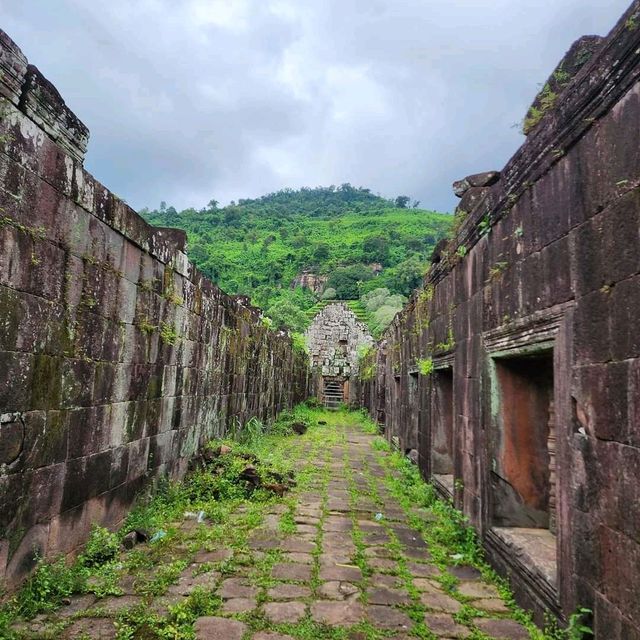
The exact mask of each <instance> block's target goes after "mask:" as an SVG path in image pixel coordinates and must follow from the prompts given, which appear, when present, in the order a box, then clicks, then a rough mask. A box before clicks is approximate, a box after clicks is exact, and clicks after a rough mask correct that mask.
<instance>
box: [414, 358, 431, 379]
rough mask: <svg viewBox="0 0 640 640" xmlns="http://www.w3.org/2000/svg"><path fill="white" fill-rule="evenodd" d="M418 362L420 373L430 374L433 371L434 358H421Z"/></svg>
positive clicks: (423, 374)
mask: <svg viewBox="0 0 640 640" xmlns="http://www.w3.org/2000/svg"><path fill="white" fill-rule="evenodd" d="M416 364H417V365H418V371H419V372H420V375H422V376H430V375H431V374H432V373H433V360H432V359H431V358H421V359H420V360H418V361H417V363H416Z"/></svg>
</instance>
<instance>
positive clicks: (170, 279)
mask: <svg viewBox="0 0 640 640" xmlns="http://www.w3.org/2000/svg"><path fill="white" fill-rule="evenodd" d="M0 94H1V95H2V103H1V105H0V108H1V121H0V144H1V150H2V153H1V154H0V577H2V576H3V575H4V577H5V578H6V580H7V582H8V583H9V584H11V583H14V582H16V581H18V580H19V579H20V578H21V577H22V576H24V575H25V574H26V573H27V572H28V571H29V570H30V569H31V567H32V566H33V561H34V557H35V554H39V555H48V554H54V553H65V554H67V553H69V554H70V553H73V552H74V551H75V550H76V549H77V547H78V546H79V545H80V544H81V543H82V542H83V540H84V539H85V537H86V535H87V533H88V531H89V528H90V526H91V523H92V522H97V523H102V524H106V525H109V526H115V525H117V524H118V522H119V521H120V520H121V518H122V517H123V514H124V513H125V512H126V510H127V508H128V507H129V505H130V504H131V502H132V500H133V498H134V496H135V495H136V492H138V490H139V489H140V488H141V487H142V486H143V485H145V484H146V483H147V482H149V481H150V480H152V479H153V478H157V477H160V476H172V477H176V476H179V475H181V474H182V473H183V472H184V471H185V469H186V467H187V464H188V461H189V459H190V457H191V456H192V455H193V453H194V452H195V451H196V449H197V448H198V447H199V446H200V445H202V444H203V442H205V441H206V440H207V439H208V438H211V437H212V436H219V435H222V434H224V433H225V432H226V431H227V429H228V428H229V426H230V425H231V424H232V423H236V424H240V425H242V424H243V423H244V422H245V421H247V420H248V419H249V418H250V417H252V416H257V417H259V418H260V419H262V420H271V419H273V418H274V416H275V415H276V413H277V412H278V411H279V410H281V409H283V408H285V407H290V406H291V405H292V404H293V403H295V402H297V401H300V400H302V399H303V398H304V397H305V396H306V391H307V358H306V356H305V355H304V354H300V353H298V352H296V351H295V350H294V349H293V347H292V343H291V340H290V339H289V337H288V336H287V335H285V334H283V333H274V332H272V331H270V330H268V329H267V328H266V327H265V326H264V324H263V322H262V320H261V317H260V314H259V312H258V310H256V309H254V308H251V307H250V306H249V305H248V304H247V302H246V301H245V300H243V299H240V298H238V299H235V298H233V297H230V296H227V295H226V294H224V293H223V292H221V291H220V290H219V289H218V288H217V287H216V286H215V285H214V284H212V283H211V282H209V281H208V280H206V279H205V278H204V277H203V276H202V274H201V273H200V272H199V271H198V270H197V269H196V268H195V267H194V266H193V264H192V263H190V262H189V261H188V259H187V256H186V254H185V240H186V238H185V235H184V233H183V232H180V231H176V230H171V229H156V228H153V227H150V226H149V225H148V224H147V223H146V222H145V221H144V220H143V219H142V218H140V217H139V216H138V215H137V214H136V213H135V212H134V211H133V210H131V209H130V208H129V207H128V206H127V205H126V204H125V203H124V202H123V201H122V200H120V199H119V198H117V197H116V196H115V195H114V194H113V193H111V192H109V191H108V190H107V189H106V188H105V187H103V186H102V185H101V184H100V183H98V182H97V181H96V180H95V179H94V178H93V177H92V176H91V175H89V174H88V173H87V172H86V171H85V170H84V169H83V166H82V159H83V156H84V152H85V150H86V145H87V141H88V130H87V128H86V127H85V126H84V125H83V124H82V123H81V122H80V121H79V120H78V119H77V118H76V117H75V116H74V115H73V113H71V111H70V110H69V109H68V108H67V107H66V105H65V103H64V101H63V100H62V98H61V97H60V95H59V94H58V92H57V91H56V90H55V88H54V87H53V86H52V85H51V84H50V83H49V82H47V80H46V79H45V78H43V76H42V75H41V74H40V73H39V72H38V70H37V69H36V68H35V67H33V66H31V65H28V64H27V60H26V58H25V57H24V56H23V55H22V53H21V52H20V50H19V49H18V48H17V46H16V45H15V44H14V43H13V42H12V41H11V40H10V39H9V38H8V37H7V36H6V35H5V34H4V33H3V32H1V31H0Z"/></svg>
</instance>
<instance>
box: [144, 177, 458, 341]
mask: <svg viewBox="0 0 640 640" xmlns="http://www.w3.org/2000/svg"><path fill="white" fill-rule="evenodd" d="M408 200H409V199H408V198H406V197H401V198H400V197H399V198H396V199H395V200H386V199H384V198H381V197H380V196H377V195H374V194H373V193H371V191H370V190H369V189H363V188H356V187H353V186H351V185H349V184H343V185H341V186H339V187H333V186H332V187H319V188H316V189H308V188H303V189H300V190H297V191H294V190H292V189H286V190H283V191H279V192H277V193H272V194H269V195H266V196H263V197H261V198H257V199H253V200H250V199H243V200H240V201H239V202H238V203H234V202H232V203H231V204H230V205H228V206H226V207H218V203H217V202H216V201H215V200H212V201H211V202H210V203H209V205H208V206H207V207H205V208H203V209H200V210H196V209H185V210H183V211H176V209H175V208H173V207H171V206H167V205H166V204H165V203H162V204H161V205H160V207H159V209H156V210H149V209H143V210H142V211H141V212H140V213H141V214H142V215H143V216H144V217H145V218H146V219H147V220H148V221H149V222H151V223H152V224H155V225H160V226H169V227H177V228H180V229H184V230H185V231H187V233H188V235H189V257H190V258H191V259H192V260H194V261H195V262H196V264H197V265H198V266H199V267H200V269H202V271H203V272H204V273H205V274H206V275H207V276H208V277H209V278H211V279H212V280H214V281H215V282H217V283H218V284H219V285H220V287H221V288H222V289H223V290H225V291H226V292H228V293H232V294H244V295H248V296H250V298H251V300H252V302H253V304H255V305H256V306H258V307H261V308H262V309H263V310H264V312H265V314H266V315H267V316H269V317H270V318H271V319H272V320H273V323H274V326H276V327H285V328H288V329H291V330H293V331H297V332H303V331H304V329H305V328H306V326H307V325H308V322H309V318H308V315H307V314H305V313H304V312H305V311H306V310H308V309H310V308H312V307H313V306H314V304H315V303H316V302H317V300H318V299H319V297H320V296H321V295H322V293H320V294H318V295H316V294H313V293H312V292H311V291H309V290H308V289H302V288H300V287H296V288H294V289H291V284H292V282H293V281H294V278H295V277H296V276H298V275H300V274H301V273H303V272H305V271H308V272H311V273H315V274H318V275H321V276H326V277H328V282H327V283H326V288H327V289H331V291H330V292H329V293H330V294H331V295H330V296H329V297H330V298H336V299H342V300H348V299H357V298H359V297H360V296H362V295H364V294H368V293H370V292H372V291H373V290H375V289H383V288H384V289H387V290H388V292H389V296H396V295H399V296H408V295H410V293H411V292H412V291H413V289H415V288H416V287H417V286H419V285H420V283H421V281H422V277H423V275H424V271H425V269H426V266H427V261H428V258H429V256H430V255H431V252H432V250H433V247H434V246H435V244H436V242H437V241H438V240H439V239H440V238H442V237H444V236H445V235H446V233H447V231H448V229H449V227H450V224H451V220H452V219H451V216H448V215H444V214H439V213H435V212H432V211H426V210H424V209H419V208H417V207H416V208H408V206H407V205H408ZM414 204H417V203H414ZM380 269H381V271H380ZM385 306H388V305H385ZM389 315H390V312H381V313H380V314H378V316H380V317H382V316H384V317H385V319H387V320H390V317H389ZM372 317H373V316H372ZM391 317H392V316H391ZM379 325H380V320H379V319H378V320H375V324H374V326H373V327H372V328H373V329H374V330H377V329H378V328H379Z"/></svg>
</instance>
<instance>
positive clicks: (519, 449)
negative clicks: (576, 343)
mask: <svg viewBox="0 0 640 640" xmlns="http://www.w3.org/2000/svg"><path fill="white" fill-rule="evenodd" d="M492 422H493V424H492V434H491V435H492V437H491V442H492V451H491V494H492V495H491V498H492V501H491V502H492V524H493V525H494V526H497V527H526V528H540V529H553V528H554V521H555V518H554V516H553V512H554V508H555V504H554V501H555V485H554V484H553V483H554V482H555V428H554V424H553V422H554V421H553V350H552V349H548V350H544V351H537V352H534V353H522V354H517V353H515V354H510V355H508V356H505V357H494V358H493V380H492Z"/></svg>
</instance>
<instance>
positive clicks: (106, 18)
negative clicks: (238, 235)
mask: <svg viewBox="0 0 640 640" xmlns="http://www.w3.org/2000/svg"><path fill="white" fill-rule="evenodd" d="M629 3H630V0H538V1H537V2H534V3H532V2H531V1H530V0H0V18H1V22H0V26H1V27H2V28H3V29H4V30H5V31H6V32H7V33H8V34H9V35H10V36H11V37H12V38H13V39H14V40H15V41H16V43H17V44H18V45H19V46H20V47H21V48H22V50H23V51H24V53H25V54H26V56H27V57H28V58H29V60H30V62H32V63H33V64H35V65H36V66H38V67H39V68H40V70H41V71H42V72H43V73H44V74H45V76H47V77H48V78H49V80H51V81H52V82H53V83H54V84H55V85H56V87H57V88H58V89H59V91H60V93H61V94H62V96H63V97H64V98H65V100H66V101H67V104H68V105H69V106H70V107H71V109H72V110H73V111H74V112H75V113H76V114H77V115H78V116H79V117H80V118H81V119H82V120H83V121H84V122H85V124H87V125H88V127H89V129H90V131H91V139H90V142H89V152H88V155H87V160H86V167H87V168H88V169H89V171H91V172H92V173H93V174H94V175H95V176H96V177H97V178H98V179H99V180H100V181H102V182H103V183H104V184H105V185H106V186H108V187H109V188H110V189H111V190H112V191H114V192H115V193H116V194H117V195H119V196H120V197H122V198H124V199H125V200H126V201H127V202H129V203H130V204H131V205H132V206H134V207H136V208H141V207H143V206H157V205H158V203H159V202H160V201H161V200H165V201H167V202H168V203H170V204H174V205H175V206H176V207H179V208H183V207H187V206H195V207H201V206H203V205H205V204H206V203H207V202H208V201H209V200H210V199H211V198H215V199H216V200H218V201H220V202H222V203H227V202H228V201H229V200H231V199H238V198H242V197H254V196H259V195H262V194H263V193H267V192H270V191H274V190H277V189H281V188H283V187H294V188H296V187H300V186H317V185H328V184H340V183H343V182H351V183H352V184H354V185H356V186H366V187H369V188H371V189H372V190H373V191H374V192H380V193H381V194H382V195H384V196H387V197H394V196H396V195H398V194H406V195H409V196H412V197H413V198H416V199H419V200H420V201H421V202H422V206H424V207H427V208H434V209H440V210H444V211H450V210H451V209H452V208H453V206H454V205H455V198H454V197H453V195H452V192H451V182H452V181H453V180H456V179H458V178H461V177H464V176H465V175H467V174H469V173H475V172H478V171H483V170H489V169H494V168H501V167H502V166H503V165H504V163H505V162H506V161H507V160H508V159H509V158H510V157H511V155H512V154H513V153H514V152H515V150H516V149H517V147H518V146H519V145H520V144H521V142H522V139H523V138H522V136H521V135H520V133H519V130H518V128H517V125H518V123H519V122H520V121H521V120H522V118H523V116H524V113H525V111H526V109H527V107H528V105H529V104H530V102H531V100H532V98H533V96H534V95H535V93H536V92H537V90H538V84H539V83H540V82H542V81H543V80H545V79H546V77H547V76H548V74H549V73H550V72H551V71H552V69H553V67H554V66H555V64H556V63H557V62H558V61H559V59H560V58H561V57H562V55H563V53H564V52H565V51H566V50H567V49H568V48H569V46H570V45H571V43H572V42H573V41H574V40H575V39H576V38H577V37H579V36H581V35H584V34H592V33H596V34H600V35H604V34H606V33H607V32H608V31H609V30H610V29H611V27H612V26H613V25H614V24H615V22H616V21H617V19H618V18H619V16H620V15H621V14H622V12H623V11H624V10H625V9H626V8H627V6H628V5H629Z"/></svg>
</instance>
